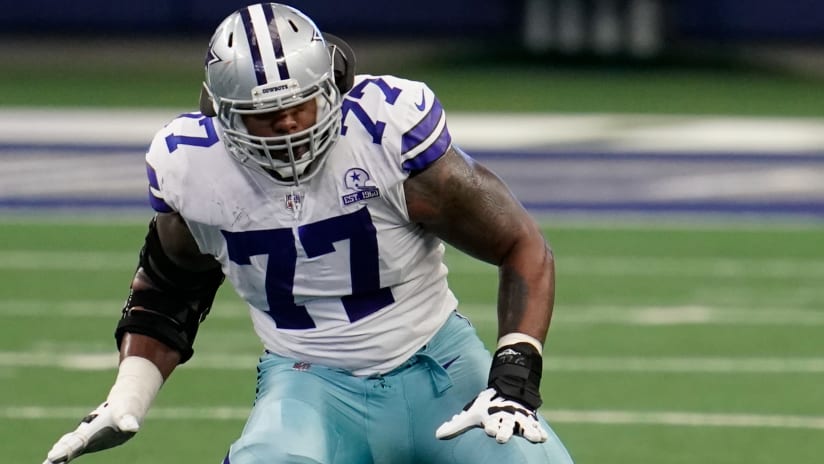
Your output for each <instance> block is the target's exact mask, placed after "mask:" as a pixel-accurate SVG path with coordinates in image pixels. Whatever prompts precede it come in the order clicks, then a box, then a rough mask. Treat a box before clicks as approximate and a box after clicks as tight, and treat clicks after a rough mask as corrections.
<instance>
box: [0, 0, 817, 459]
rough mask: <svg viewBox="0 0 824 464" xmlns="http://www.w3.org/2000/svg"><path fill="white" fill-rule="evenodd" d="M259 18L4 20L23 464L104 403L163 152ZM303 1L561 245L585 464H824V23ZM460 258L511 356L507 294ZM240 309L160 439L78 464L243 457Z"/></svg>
mask: <svg viewBox="0 0 824 464" xmlns="http://www.w3.org/2000/svg"><path fill="white" fill-rule="evenodd" d="M247 3H248V2H237V1H217V0H212V1H210V0H199V1H185V0H176V1H173V0H144V1H142V2H110V1H102V0H100V1H98V0H85V1H83V2H74V3H67V2H58V1H51V0H33V1H30V2H18V1H11V0H0V11H3V14H2V15H0V57H2V59H0V281H2V282H3V284H2V285H0V384H2V385H3V388H2V391H4V392H8V393H7V394H6V395H3V396H2V397H0V435H2V436H3V437H4V441H3V445H2V447H3V449H4V455H5V456H7V458H8V459H9V460H10V462H21V463H22V462H41V461H42V459H43V456H44V455H45V452H46V451H47V449H48V448H49V447H50V446H51V444H52V442H53V441H54V439H56V438H57V437H58V436H59V435H60V434H62V433H63V432H64V431H66V430H67V429H69V428H71V427H73V426H74V424H75V423H76V421H77V419H79V418H80V417H82V416H83V415H84V414H85V413H86V412H87V411H88V409H89V408H91V407H93V406H94V405H96V404H97V403H98V402H99V401H100V399H102V398H103V397H104V396H105V394H106V392H107V391H108V387H109V385H110V383H111V380H112V379H113V376H114V372H115V370H114V369H115V366H116V354H115V353H113V342H112V337H111V333H112V331H113V327H114V324H115V321H116V319H117V317H118V315H119V310H120V307H121V305H122V301H123V299H124V297H125V295H126V291H127V289H128V284H129V281H130V278H131V274H132V272H133V269H134V265H135V262H136V253H137V250H138V249H139V247H140V245H141V244H142V242H143V235H144V233H145V224H146V222H147V221H148V219H149V217H150V216H151V211H150V208H149V206H148V202H147V201H146V180H145V178H144V176H145V174H144V162H143V154H144V152H145V149H146V147H147V146H148V144H149V142H150V141H151V138H152V135H153V134H154V132H155V131H156V130H157V129H158V128H159V127H161V126H162V125H163V124H165V123H166V122H167V121H169V120H170V119H172V118H174V117H175V116H176V115H177V114H179V113H182V112H188V111H193V110H195V109H196V108H197V97H198V94H199V89H200V84H201V80H202V74H203V71H202V65H203V56H204V53H205V50H206V45H207V43H208V40H209V37H210V36H211V33H212V31H213V29H214V28H215V27H216V26H217V24H218V23H219V21H220V20H221V19H222V18H224V17H225V16H227V15H228V14H229V13H231V12H232V11H234V10H236V9H237V8H240V7H242V6H245V5H246V4H247ZM284 3H287V4H290V5H293V6H296V7H298V8H299V9H301V10H303V11H304V12H306V13H307V14H308V15H309V16H311V17H312V18H313V19H314V20H315V22H316V23H317V24H318V26H319V27H320V28H321V29H322V30H324V31H328V32H331V33H334V34H336V35H340V36H342V37H344V38H345V39H347V40H348V41H349V42H350V43H351V45H352V46H353V48H354V49H355V51H356V53H357V57H358V69H359V72H361V73H369V74H397V75H400V76H402V77H406V78H410V79H416V80H422V81H425V82H426V83H427V84H428V85H429V86H430V87H431V88H432V89H433V90H434V91H435V93H436V94H437V95H438V97H439V99H440V100H441V102H442V103H443V105H444V107H445V108H446V110H447V114H448V116H449V125H450V130H451V132H452V134H453V137H454V139H455V141H456V143H458V144H460V145H462V146H463V148H464V149H466V150H467V151H468V152H469V153H470V154H471V155H472V156H474V157H475V158H477V159H478V160H480V161H481V162H483V163H484V164H486V165H488V166H489V167H491V168H492V169H493V170H495V172H496V173H498V174H499V175H500V176H501V177H502V178H504V180H506V181H507V182H508V183H509V185H510V187H511V188H512V190H513V192H514V193H515V194H516V195H517V196H518V197H519V198H520V199H521V201H522V202H523V203H524V204H525V205H526V206H527V208H528V209H529V210H530V211H531V212H533V213H534V214H535V215H536V216H537V217H538V218H539V219H540V220H541V222H542V225H543V227H544V231H545V233H546V235H547V237H548V239H549V240H550V243H551V244H552V246H553V248H554V250H555V253H556V260H557V268H558V269H557V271H558V296H557V301H556V314H555V317H554V319H553V328H552V330H551V332H550V337H549V341H548V344H547V347H546V351H545V359H546V361H545V364H546V365H545V373H544V383H543V385H542V391H543V395H544V400H545V404H544V406H543V409H542V412H543V413H544V414H545V415H546V417H547V418H548V419H549V421H550V422H551V423H553V426H554V427H555V429H556V431H557V432H558V433H559V435H560V436H561V437H562V438H563V439H564V441H565V442H566V444H567V445H568V447H569V448H570V451H571V453H572V455H573V457H574V458H576V462H579V463H603V462H609V463H636V462H656V463H663V464H675V463H687V462H696V461H701V462H712V463H748V464H750V463H764V464H766V463H775V462H792V463H811V464H812V463H818V462H819V461H820V456H821V455H822V454H824V445H822V444H821V440H820V439H819V438H820V434H821V432H822V430H824V389H822V388H821V385H824V342H822V340H824V330H822V327H824V290H822V286H821V282H822V279H824V246H822V244H824V222H822V220H824V3H822V2H820V1H816V0H791V1H786V0H785V1H779V0H749V1H743V0H691V1H687V0H523V1H504V0H500V1H498V0H488V1H485V2H471V1H468V0H452V1H434V0H419V1H415V2H404V1H400V2H391V3H387V4H385V5H384V4H376V3H375V2H367V1H365V0H352V1H348V2H334V1H323V0H307V1H299V2H298V1H295V2H284ZM448 257H449V264H450V269H451V274H450V281H451V283H452V286H453V288H454V289H455V291H456V293H457V294H458V296H459V298H460V299H461V308H460V309H461V311H462V312H465V313H466V314H468V315H469V316H470V317H471V318H472V320H473V321H474V322H475V324H476V326H477V327H478V330H479V333H480V334H481V336H482V338H483V339H484V341H485V342H487V343H488V344H489V345H492V344H493V343H494V337H495V318H494V306H493V304H494V301H495V293H494V288H495V278H496V273H495V269H494V268H492V267H490V266H487V265H484V264H480V263H477V262H475V261H472V260H470V259H468V258H465V257H463V256H461V255H460V254H459V253H457V252H455V251H454V250H451V249H450V250H449V255H448ZM244 311H245V310H244V308H243V306H242V304H241V303H240V302H239V301H238V299H237V297H235V296H234V294H233V293H232V291H231V289H229V288H223V289H222V290H221V292H220V294H219V296H218V304H216V307H215V311H213V314H212V315H211V316H210V320H208V321H207V322H206V323H205V324H204V326H203V329H202V330H201V334H200V335H199V339H198V344H197V345H196V350H197V353H198V354H197V355H196V356H195V359H193V360H192V362H191V363H189V364H187V365H185V366H183V367H182V368H181V369H179V371H178V372H177V373H176V374H175V378H174V380H173V381H172V382H170V383H169V385H167V386H166V387H164V390H163V392H162V393H161V395H160V397H159V398H158V401H157V405H156V408H155V409H153V411H152V412H151V413H150V415H149V417H148V419H147V422H146V427H145V429H144V430H143V431H141V437H140V438H139V439H137V440H133V441H132V442H130V443H128V444H127V445H125V446H123V447H122V448H120V449H118V450H112V451H110V452H107V453H103V454H96V455H90V456H87V457H84V458H82V460H81V461H80V462H87V463H89V464H94V463H104V462H109V461H110V460H114V459H116V460H118V461H119V462H122V463H124V464H126V463H130V464H135V463H146V464H148V463H152V464H158V463H160V464H162V463H177V462H220V460H221V459H222V457H223V453H224V452H225V449H226V447H227V446H228V444H229V443H231V441H232V440H233V439H234V438H235V437H236V436H237V434H238V433H239V431H240V429H241V428H242V425H243V420H244V418H245V416H246V413H247V412H248V408H249V405H250V404H251V401H252V398H253V394H254V374H255V373H254V363H255V359H256V356H257V353H258V352H259V350H260V346H259V345H260V344H259V341H258V340H257V339H256V337H255V335H254V334H253V333H252V331H251V328H250V324H249V322H248V316H247V315H246V314H245V313H244ZM204 436H207V437H210V438H209V439H207V440H204V439H203V437H204ZM212 437H214V438H212ZM38 459H39V460H40V461H38Z"/></svg>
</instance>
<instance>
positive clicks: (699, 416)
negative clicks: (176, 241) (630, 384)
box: [0, 406, 824, 430]
mask: <svg viewBox="0 0 824 464" xmlns="http://www.w3.org/2000/svg"><path fill="white" fill-rule="evenodd" d="M249 411H250V408H248V407H237V406H216V407H176V408H173V407H155V408H152V409H151V410H150V411H149V414H148V416H147V419H148V420H210V421H216V420H217V421H244V420H245V419H246V418H247V416H248V414H249ZM87 413H88V409H83V408H77V407H66V406H56V407H43V406H7V407H3V408H0V419H2V420H55V419H60V420H74V419H77V418H79V417H82V416H84V415H85V414H87ZM541 413H542V414H543V415H544V417H546V418H547V419H548V420H549V421H550V422H551V423H568V424H597V425H659V426H672V427H727V428H768V429H769V428H779V429H813V430H821V429H824V416H798V415H770V414H721V413H702V412H682V411H614V410H571V409H541Z"/></svg>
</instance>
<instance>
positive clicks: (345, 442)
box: [45, 3, 571, 464]
mask: <svg viewBox="0 0 824 464" xmlns="http://www.w3.org/2000/svg"><path fill="white" fill-rule="evenodd" d="M205 76H206V77H205V82H204V91H203V94H202V101H201V111H200V112H194V113H187V114H183V115H181V116H179V117H178V118H177V119H174V120H173V121H171V122H170V123H169V124H167V125H166V126H165V127H163V128H162V129H160V131H159V132H158V133H157V134H156V136H155V137H154V140H153V142H152V144H151V146H150V148H149V151H148V153H147V155H146V170H147V173H148V183H149V198H150V202H151V205H152V207H153V208H154V210H155V211H156V214H155V215H154V217H153V219H152V220H151V223H150V224H149V230H148V233H147V235H146V241H145V245H144V246H143V248H142V250H141V252H140V255H139V266H138V269H137V272H136V274H135V276H134V280H133V281H132V284H131V289H130V293H129V298H128V300H127V302H126V305H125V308H124V309H123V312H122V317H121V319H120V320H119V323H118V325H117V328H116V332H115V338H116V340H117V346H118V348H119V351H120V365H119V369H118V375H117V378H116V380H115V382H114V385H113V386H112V388H111V391H110V393H109V395H108V397H107V399H106V400H105V401H104V402H103V403H102V404H101V405H100V406H99V407H98V408H96V409H95V410H94V411H92V412H91V413H90V414H89V415H88V416H87V417H85V418H84V419H83V420H82V422H81V423H80V425H79V426H78V427H77V428H76V429H75V430H74V431H72V432H69V433H67V434H66V435H64V436H63V437H62V438H60V440H59V441H58V442H57V443H56V444H55V445H54V446H53V447H52V449H51V450H50V451H49V452H48V455H47V459H46V461H45V464H57V463H65V462H68V461H71V460H73V459H74V458H76V457H78V456H80V455H82V454H84V453H90V452H94V451H99V450H103V449H107V448H111V447H113V446H116V445H119V444H121V443H123V442H125V441H126V440H128V439H129V438H131V437H132V436H133V435H134V434H135V433H136V432H137V431H138V430H139V428H140V427H141V424H142V422H143V418H144V416H145V415H146V412H147V410H148V409H149V407H150V405H151V404H152V402H153V400H154V398H155V396H156V394H157V393H158V390H159V389H160V388H161V385H162V384H163V383H164V382H165V381H166V379H167V378H168V377H169V375H170V374H171V373H172V371H173V370H174V369H175V367H176V366H177V365H179V364H182V363H185V362H186V361H187V360H188V359H189V358H190V357H191V356H192V354H193V344H194V341H195V336H196V334H197V331H198V326H199V324H200V323H201V322H203V320H204V319H205V318H206V316H207V315H208V313H209V310H210V308H211V306H212V302H213V299H214V296H215V293H216V291H217V289H218V287H219V286H220V285H221V283H222V282H223V280H224V278H225V279H228V280H229V281H230V282H231V284H232V286H233V287H234V288H235V290H236V291H237V293H238V294H239V295H240V296H241V297H242V298H243V299H244V300H245V301H246V302H247V303H248V307H249V314H250V316H251V318H252V321H253V324H254V328H255V331H256V332H257V335H258V336H259V337H260V339H261V341H262V344H263V347H264V348H265V351H264V352H263V354H262V356H261V358H260V360H259V364H258V372H259V374H258V380H257V394H256V398H255V402H254V407H253V408H252V411H251V414H250V417H249V419H248V422H247V423H246V426H245V427H244V429H243V431H242V433H241V434H240V436H239V438H238V439H237V440H236V441H235V442H234V443H232V444H231V446H230V447H229V449H228V454H227V455H226V457H225V458H224V461H223V463H224V464H275V463H297V462H300V463H310V462H311V463H329V464H331V463H341V464H353V463H415V464H420V463H441V464H443V463H446V464H450V463H454V464H457V463H472V464H478V463H493V464H500V463H507V464H516V463H551V464H568V463H571V459H570V456H569V454H568V453H567V451H566V449H565V448H564V446H563V444H562V443H561V441H560V440H559V439H558V437H557V436H556V435H555V433H553V431H552V429H551V428H550V426H549V425H548V424H547V422H546V421H545V420H544V418H542V417H541V416H540V414H538V412H537V410H538V408H539V406H540V405H541V395H540V391H539V384H540V380H541V373H542V347H543V343H544V340H545V337H546V335H547V330H548V328H549V324H550V318H551V314H552V308H553V299H554V290H555V289H554V260H553V255H552V252H551V250H550V248H549V246H548V245H547V242H546V241H545V239H544V237H543V235H542V233H541V231H540V229H539V227H538V225H537V224H536V222H535V221H534V220H533V218H532V217H530V215H529V214H528V213H527V212H526V211H525V209H524V208H523V207H522V205H521V204H520V203H519V202H518V200H517V199H516V198H515V197H514V196H513V195H512V193H511V192H510V191H509V190H508V188H507V187H506V186H505V185H504V183H502V181H501V180H500V179H499V178H498V177H496V176H495V175H494V174H493V173H492V172H490V171H489V170H487V169H486V168H484V167H483V166H482V165H480V164H479V163H477V162H476V161H474V160H473V159H472V158H471V157H469V156H468V155H467V154H465V153H464V152H462V151H461V150H460V149H459V148H458V147H457V146H456V145H455V144H454V143H453V141H452V139H451V136H450V133H449V130H448V127H447V123H446V113H445V112H444V109H443V107H442V106H441V104H440V102H439V101H438V99H437V97H436V96H435V94H434V93H433V92H432V90H431V89H430V88H429V87H427V86H426V85H425V84H423V83H421V82H415V81H410V80H405V79H401V78H398V77H394V76H388V75H355V73H354V54H353V53H352V50H351V48H350V47H348V45H346V43H345V42H343V41H342V40H340V39H339V38H336V37H333V36H330V35H326V36H324V34H322V33H321V32H320V31H319V30H318V28H317V27H316V26H315V24H314V23H313V22H312V20H311V19H310V18H308V17H306V16H305V15H303V14H302V13H301V12H299V11H297V10H295V9H293V8H291V7H288V6H285V5H279V4H272V3H264V4H256V5H251V6H248V7H246V8H242V9H240V10H238V11H236V12H234V13H232V14H231V15H230V16H228V17H227V18H226V19H225V20H224V21H223V22H222V23H221V24H220V25H219V26H218V28H217V30H216V32H215V33H214V35H213V37H212V39H211V41H210V43H209V47H208V50H207V53H206V60H205ZM442 241H443V242H446V243H449V244H452V245H454V246H455V247H456V248H458V249H460V250H462V251H464V252H466V253H468V254H469V255H471V256H474V257H476V258H478V259H480V260H483V261H485V262H488V263H491V264H494V265H496V266H498V268H499V276H500V277H499V278H500V284H499V289H498V292H499V296H498V343H497V349H496V350H495V352H494V354H492V355H490V353H489V352H488V351H487V350H486V349H485V347H484V345H483V343H482V342H481V340H480V339H479V338H478V335H477V334H476V331H475V329H474V328H473V326H472V325H471V324H470V322H469V321H468V320H467V319H465V318H464V317H462V316H461V315H460V314H459V313H458V312H457V311H458V309H459V305H458V301H457V299H456V297H455V296H454V295H453V293H452V291H450V289H449V286H448V284H447V268H446V266H445V265H444V263H443V257H444V244H443V242H442Z"/></svg>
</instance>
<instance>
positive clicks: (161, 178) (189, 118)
mask: <svg viewBox="0 0 824 464" xmlns="http://www.w3.org/2000/svg"><path fill="white" fill-rule="evenodd" d="M205 122H209V124H205ZM205 127H213V126H212V124H211V121H207V118H204V117H203V116H202V115H201V114H200V113H184V114H182V115H180V116H178V117H177V118H175V119H174V120H172V121H171V122H169V123H168V124H166V126H164V127H163V128H162V129H160V130H159V131H157V133H156V134H155V136H154V139H153V140H152V143H151V145H150V146H149V150H148V152H146V176H147V177H148V181H149V204H150V205H151V207H152V209H154V210H155V211H157V212H159V213H171V212H181V211H180V208H181V206H182V205H181V204H180V203H181V200H182V195H183V191H184V190H185V189H186V188H187V187H186V182H187V178H188V177H189V175H188V173H189V170H190V166H189V158H190V153H189V151H190V149H192V148H193V147H192V144H195V145H198V146H205V144H206V143H210V144H214V143H216V142H217V140H218V139H217V136H216V135H215V134H214V133H213V130H212V131H209V130H205V131H204V128H205ZM204 133H205V134H206V136H203V134H204Z"/></svg>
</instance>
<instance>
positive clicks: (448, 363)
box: [441, 355, 461, 370]
mask: <svg viewBox="0 0 824 464" xmlns="http://www.w3.org/2000/svg"><path fill="white" fill-rule="evenodd" d="M460 357H461V355H458V356H455V357H454V358H453V359H450V360H449V361H447V362H445V363H443V365H442V366H441V367H443V370H447V369H449V366H451V365H452V363H454V362H455V361H457V360H458V358H460Z"/></svg>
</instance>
